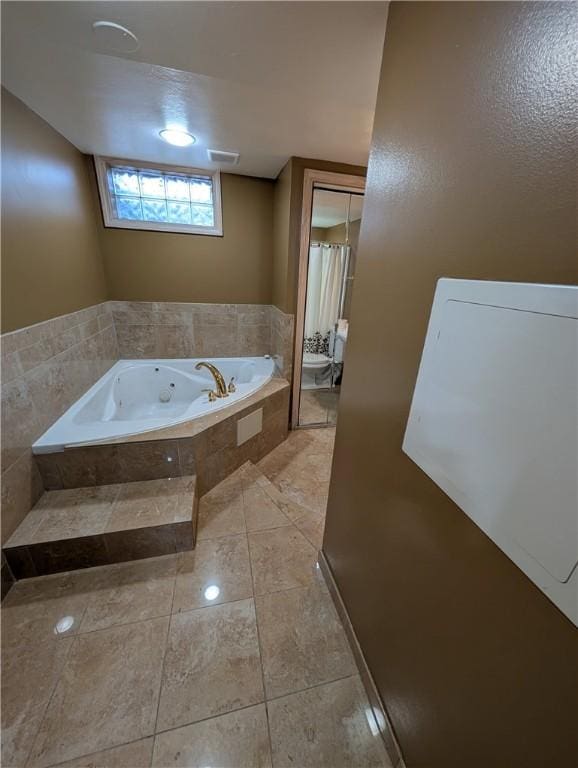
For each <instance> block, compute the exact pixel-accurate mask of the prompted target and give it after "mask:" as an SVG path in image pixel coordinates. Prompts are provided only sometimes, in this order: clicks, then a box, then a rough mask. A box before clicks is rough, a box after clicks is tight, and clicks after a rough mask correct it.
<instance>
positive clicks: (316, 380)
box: [301, 352, 333, 389]
mask: <svg viewBox="0 0 578 768" xmlns="http://www.w3.org/2000/svg"><path fill="white" fill-rule="evenodd" d="M332 362H333V361H332V358H330V357H328V356H327V355H323V354H321V353H320V352H304V353H303V362H302V364H301V387H302V388H303V389H316V388H317V387H325V386H328V384H329V382H330V374H331V363H332Z"/></svg>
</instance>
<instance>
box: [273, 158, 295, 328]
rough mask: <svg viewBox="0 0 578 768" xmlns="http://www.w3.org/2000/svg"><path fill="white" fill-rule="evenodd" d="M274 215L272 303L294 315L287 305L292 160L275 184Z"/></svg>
mask: <svg viewBox="0 0 578 768" xmlns="http://www.w3.org/2000/svg"><path fill="white" fill-rule="evenodd" d="M273 210H274V215H273V244H274V248H273V295H272V303H273V304H274V305H275V306H276V307H278V308H279V309H280V310H281V311H282V312H288V313H290V314H292V313H293V311H292V308H290V307H289V306H288V304H287V270H288V268H289V221H290V217H291V160H289V162H288V163H287V165H286V166H285V167H284V168H283V170H282V171H281V173H280V174H279V176H278V177H277V181H276V183H275V202H274V208H273Z"/></svg>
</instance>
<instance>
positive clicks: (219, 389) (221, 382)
mask: <svg viewBox="0 0 578 768" xmlns="http://www.w3.org/2000/svg"><path fill="white" fill-rule="evenodd" d="M201 368H206V369H207V370H208V371H210V372H211V374H212V375H213V378H214V379H215V387H216V391H215V394H216V395H217V397H229V393H228V392H227V385H226V384H225V379H224V378H223V374H222V373H221V371H220V370H219V369H218V368H217V367H216V366H214V365H213V364H212V363H206V362H205V361H204V360H203V361H202V362H200V363H197V364H196V365H195V370H196V371H200V370H201Z"/></svg>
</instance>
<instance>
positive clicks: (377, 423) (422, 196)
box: [323, 2, 578, 768]
mask: <svg viewBox="0 0 578 768" xmlns="http://www.w3.org/2000/svg"><path fill="white" fill-rule="evenodd" d="M574 12H575V9H574V8H573V7H572V4H566V3H500V2H497V3H485V2H478V3H475V2H469V3H436V2H433V3H405V2H404V3H392V4H391V6H390V10H389V20H388V28H387V33H386V39H385V48H384V58H383V66H382V73H381V80H380V86H379V94H378V100H377V111H376V116H375V123H374V135H373V141H372V151H371V156H370V163H369V170H368V186H367V193H366V198H365V207H364V215H363V220H362V225H361V236H360V244H359V257H358V262H357V270H356V276H355V291H354V295H353V306H352V317H351V329H350V336H349V342H348V348H347V365H346V370H345V373H344V377H343V386H342V390H341V401H340V410H339V421H338V427H337V439H336V450H335V458H334V465H333V476H332V482H331V489H330V497H329V505H328V513H327V527H326V532H325V540H324V544H323V549H324V551H325V554H326V556H327V558H328V561H329V563H330V565H331V568H332V570H333V572H334V574H335V578H336V580H337V584H338V586H339V589H340V591H341V594H342V596H343V598H344V600H345V603H346V605H347V609H348V612H349V615H350V617H351V620H352V622H353V625H354V628H355V630H356V633H357V636H358V638H359V641H360V643H361V646H362V648H363V651H364V654H365V656H366V658H367V661H368V663H369V666H370V668H371V670H372V673H373V676H374V678H375V680H376V683H377V686H378V688H379V690H380V692H381V695H382V697H383V699H384V702H385V705H386V707H387V710H388V712H389V715H390V717H391V719H392V721H393V724H394V727H395V730H396V733H397V736H398V739H399V741H400V743H401V748H402V751H403V753H404V756H405V759H406V763H407V765H408V766H424V767H425V766H427V768H450V766H451V767H454V768H458V767H459V768H466V766H467V768H490V766H491V767H492V768H506V766H507V768H544V766H553V765H559V766H567V767H568V768H570V766H572V765H576V756H577V755H578V744H577V734H578V730H577V729H576V712H577V711H578V700H577V697H578V685H577V680H576V632H575V629H574V628H573V627H572V626H571V624H570V622H569V621H568V619H567V618H566V617H565V616H563V615H562V614H561V613H560V612H559V611H558V609H557V608H556V607H555V606H554V605H553V604H552V603H551V602H550V601H549V600H548V599H547V598H546V597H545V596H544V595H543V594H542V593H541V592H540V591H539V590H538V589H537V588H536V587H535V586H534V585H533V584H532V583H531V582H530V581H529V580H528V579H527V577H526V576H525V575H524V574H523V573H522V572H521V571H520V570H519V569H518V568H517V567H516V566H515V565H514V564H513V563H512V562H511V561H510V560H509V559H508V558H507V557H506V556H505V555H504V554H503V553H502V552H501V551H500V550H499V549H498V548H497V547H496V546H495V545H494V544H493V543H492V542H491V541H490V540H489V539H488V538H487V537H486V536H485V535H484V534H483V533H482V532H481V531H480V530H479V529H478V528H477V527H476V525H475V524H474V523H473V522H471V521H470V520H469V518H468V517H466V515H464V513H463V512H462V511H461V510H460V509H459V508H458V507H456V505H454V504H453V503H452V502H451V501H450V500H449V499H448V498H447V497H446V496H445V495H444V494H443V493H442V491H441V490H440V489H439V488H438V487H437V486H436V485H435V484H434V483H433V482H432V481H431V480H429V478H428V477H427V476H426V475H425V474H424V473H423V472H422V471H421V470H420V469H418V467H417V466H416V465H415V464H414V463H413V462H412V461H411V460H410V459H409V458H408V457H407V456H405V454H403V453H402V450H401V444H402V439H403V434H404V430H405V426H406V422H407V416H408V412H409V406H410V402H411V397H412V393H413V388H414V385H415V380H416V375H417V370H418V365H419V360H420V355H421V351H422V347H423V342H424V338H425V332H426V327H427V322H428V317H429V312H430V307H431V302H432V298H433V294H434V289H435V284H436V280H437V279H438V278H439V277H441V276H447V277H455V278H480V279H491V280H507V281H509V280H511V281H523V282H545V283H576V282H578V260H577V258H576V176H575V167H576V166H575V160H576V157H575V149H574V147H575V143H574V138H573V135H572V131H573V126H574V125H575V124H576V115H575V114H571V113H570V109H571V105H572V104H575V103H576V102H575V100H574V91H575V82H574V75H573V72H572V69H571V64H570V62H571V61H572V60H573V58H572V50H573V45H574V44H573V41H572V37H573V32H574V29H575V16H574ZM545 513H546V510H545Z"/></svg>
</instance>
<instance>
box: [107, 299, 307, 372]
mask: <svg viewBox="0 0 578 768" xmlns="http://www.w3.org/2000/svg"><path fill="white" fill-rule="evenodd" d="M109 305H110V307H111V309H112V313H113V317H114V323H115V327H116V333H117V337H118V345H119V353H120V357H121V358H124V359H127V360H138V359H141V358H156V357H162V358H189V357H257V356H259V355H273V356H274V357H275V359H276V360H279V363H280V364H279V370H280V372H281V374H282V375H283V376H285V378H288V373H290V370H291V357H292V341H293V316H292V315H286V314H284V313H283V312H281V311H280V310H278V309H277V308H276V307H272V306H269V305H268V304H194V303H180V302H162V301H160V302H145V301H139V302H131V301H111V302H109Z"/></svg>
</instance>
